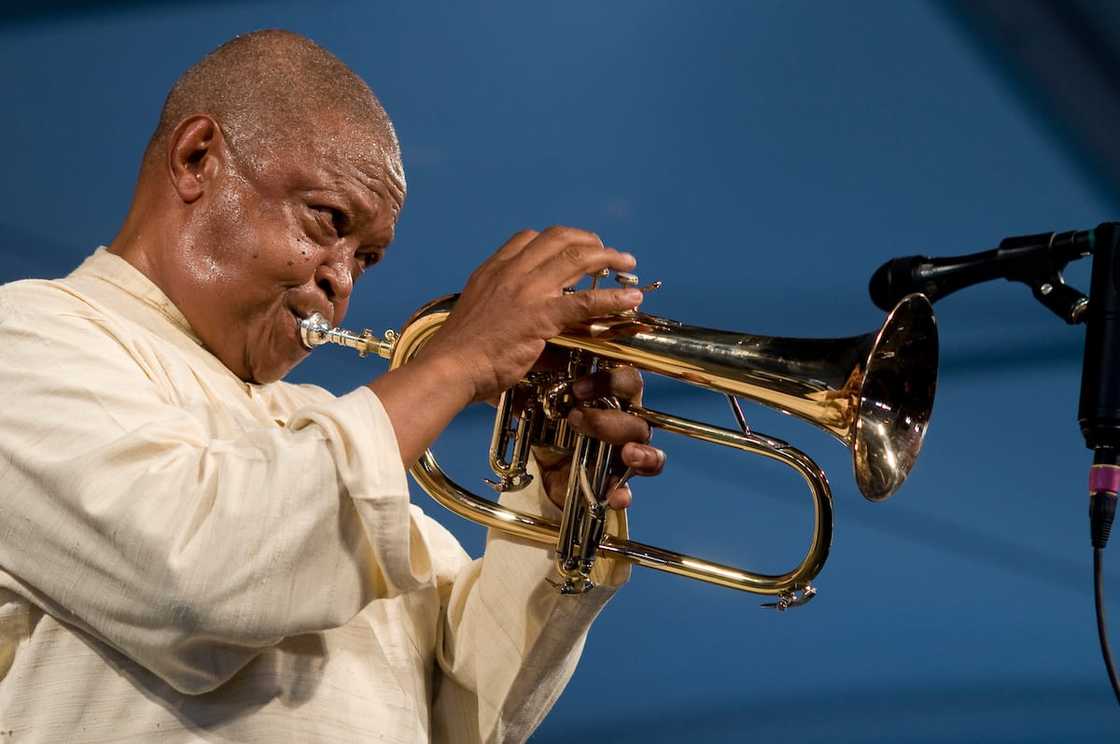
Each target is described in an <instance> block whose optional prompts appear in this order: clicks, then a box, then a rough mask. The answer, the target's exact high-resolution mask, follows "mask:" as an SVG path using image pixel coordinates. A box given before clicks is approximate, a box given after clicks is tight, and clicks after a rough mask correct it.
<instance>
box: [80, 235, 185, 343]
mask: <svg viewBox="0 0 1120 744" xmlns="http://www.w3.org/2000/svg"><path fill="white" fill-rule="evenodd" d="M74 274H75V275H84V276H89V277H93V278H96V279H100V280H102V281H105V282H108V283H109V284H112V285H113V286H114V287H117V288H118V289H121V290H122V291H124V292H125V293H127V294H128V295H130V296H132V297H135V298H136V299H138V300H140V301H141V302H143V303H145V304H146V305H149V306H150V307H152V308H155V309H156V310H157V311H159V313H160V314H162V315H163V316H164V317H165V318H167V319H168V320H169V321H171V323H172V325H174V326H175V327H176V328H178V329H179V330H181V331H182V332H183V333H185V334H186V335H187V336H189V337H190V339H191V340H192V341H194V342H195V343H196V344H198V345H199V346H201V345H202V341H201V339H199V337H198V336H197V335H196V334H195V332H194V330H192V329H191V325H190V323H188V322H187V318H186V316H185V315H183V313H182V311H181V310H179V308H178V307H176V306H175V303H174V302H172V301H171V300H169V299H168V298H167V295H165V294H164V293H163V290H161V289H160V288H159V287H157V286H156V285H155V284H154V283H153V282H152V280H151V279H149V278H148V277H146V276H144V274H142V273H140V270H139V269H137V268H136V267H135V266H133V265H132V264H130V263H129V262H128V261H125V260H124V259H123V258H121V257H120V256H118V255H116V254H115V253H110V252H109V251H108V249H107V248H106V247H105V246H99V247H98V249H97V250H96V251H94V253H93V255H92V256H90V257H88V258H87V259H86V260H85V261H83V262H82V265H81V266H79V267H78V268H77V269H75V270H74Z"/></svg>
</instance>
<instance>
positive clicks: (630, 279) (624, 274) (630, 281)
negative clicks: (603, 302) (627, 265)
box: [614, 271, 638, 288]
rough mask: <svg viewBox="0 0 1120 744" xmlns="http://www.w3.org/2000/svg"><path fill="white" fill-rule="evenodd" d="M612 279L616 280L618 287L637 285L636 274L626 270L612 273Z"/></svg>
mask: <svg viewBox="0 0 1120 744" xmlns="http://www.w3.org/2000/svg"><path fill="white" fill-rule="evenodd" d="M614 280H615V281H616V282H618V286H620V287H627V288H628V287H636V286H638V275H637V274H631V273H630V272H628V271H620V272H618V273H617V274H615V275H614Z"/></svg>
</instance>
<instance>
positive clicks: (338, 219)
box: [314, 207, 347, 237]
mask: <svg viewBox="0 0 1120 744" xmlns="http://www.w3.org/2000/svg"><path fill="white" fill-rule="evenodd" d="M314 209H315V212H316V213H317V214H318V215H319V221H320V222H321V223H323V225H324V226H326V227H329V228H330V229H331V230H332V231H333V232H334V234H335V235H338V236H339V237H341V236H342V235H344V234H345V233H346V224H347V221H346V214H345V213H344V212H343V211H342V210H341V209H335V208H334V207H314Z"/></svg>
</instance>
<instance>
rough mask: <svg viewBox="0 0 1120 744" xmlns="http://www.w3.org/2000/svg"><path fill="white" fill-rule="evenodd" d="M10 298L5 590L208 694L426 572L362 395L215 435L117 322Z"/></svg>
mask: <svg viewBox="0 0 1120 744" xmlns="http://www.w3.org/2000/svg"><path fill="white" fill-rule="evenodd" d="M36 309H37V310H40V308H38V307H37V308H36ZM4 310H5V312H4V313H3V314H2V317H3V320H2V321H0V323H2V324H0V335H2V337H3V343H4V353H3V354H0V388H2V389H4V390H5V393H6V397H5V408H4V415H3V421H4V425H3V427H0V484H2V485H0V490H2V493H3V498H0V585H4V586H6V587H7V588H9V589H12V590H14V591H16V592H17V593H19V594H20V595H22V596H24V597H25V598H26V599H28V600H30V601H32V602H34V603H35V604H37V605H39V606H40V607H41V608H42V609H44V610H45V611H46V612H49V613H50V614H52V615H54V616H55V617H57V618H59V619H61V620H63V621H65V622H67V623H69V624H71V625H74V626H77V627H79V628H81V629H83V630H85V631H86V632H88V633H90V634H91V635H93V636H94V637H96V638H98V639H100V640H102V641H104V642H106V643H108V644H109V645H111V646H113V647H114V648H116V649H118V650H119V651H121V652H122V653H124V654H125V655H127V656H129V657H130V658H132V659H134V660H135V661H137V662H138V663H140V664H141V665H143V666H145V667H146V668H148V669H149V670H151V671H152V672H154V673H155V674H157V675H158V676H160V677H162V678H163V679H164V680H165V681H167V682H168V683H169V684H171V685H172V686H173V687H175V688H176V689H178V690H180V691H182V692H187V693H200V692H204V691H206V690H209V689H212V688H214V687H216V686H218V685H220V684H221V683H222V682H223V681H225V680H226V679H228V678H229V677H230V676H232V675H233V674H234V673H235V672H236V671H237V670H238V669H240V668H241V667H242V666H243V665H244V664H246V663H248V661H250V660H251V659H252V658H253V657H254V656H255V655H256V654H257V653H258V652H259V650H260V649H261V648H263V647H266V646H269V645H271V644H274V643H275V642H277V641H278V640H279V639H281V638H283V637H285V636H289V635H295V634H299V633H304V632H311V631H316V630H322V629H325V628H330V627H336V626H339V625H342V624H344V623H345V622H347V621H348V620H349V619H350V618H351V617H353V615H355V614H356V613H357V612H358V611H359V610H360V609H361V608H362V607H364V606H365V605H366V604H368V603H369V602H370V601H371V600H373V599H375V598H377V597H381V596H392V595H394V594H397V593H399V592H403V591H407V590H409V589H410V588H412V587H413V586H416V585H418V584H420V583H426V582H427V581H429V580H430V577H428V576H427V575H426V573H425V571H426V570H427V569H425V570H424V571H414V570H413V558H414V557H415V558H416V559H417V560H418V561H420V562H426V561H427V556H426V554H425V551H426V546H425V545H424V544H422V543H419V544H415V545H413V544H412V541H413V540H415V539H417V538H416V537H415V536H414V535H413V534H412V530H411V521H410V519H411V517H410V514H409V510H408V497H407V483H406V480H405V476H404V472H403V469H402V467H401V463H400V457H399V454H398V452H397V449H396V441H395V438H394V437H393V435H392V428H391V426H390V425H389V422H388V418H387V417H386V416H385V414H384V411H383V410H382V409H381V407H380V405H379V404H378V402H377V400H376V398H375V397H374V396H373V395H371V394H370V392H369V391H368V390H365V389H359V390H358V391H356V392H354V393H351V394H350V395H348V396H344V397H343V398H339V399H337V400H332V401H327V402H324V403H322V404H318V405H313V406H309V407H307V408H305V409H303V410H301V411H299V412H297V414H296V415H294V416H292V417H291V419H290V420H289V422H288V426H287V427H286V428H281V427H277V426H275V425H273V424H271V422H267V423H265V422H262V423H261V424H260V425H259V426H257V427H253V428H250V429H248V430H245V431H244V432H243V433H241V434H238V435H231V436H229V437H227V438H214V437H213V435H212V434H211V432H210V431H209V430H208V429H207V428H206V427H204V426H203V424H202V423H201V422H200V419H199V418H198V417H197V416H196V415H194V414H191V413H188V412H186V411H184V410H182V409H180V408H179V407H178V406H177V405H176V404H175V403H174V401H173V400H171V399H170V398H169V397H168V395H167V393H166V390H164V389H163V388H164V387H166V385H167V381H166V380H162V381H160V382H158V383H157V382H156V379H158V375H159V373H160V371H161V370H159V369H157V367H158V364H157V362H155V361H153V359H152V358H151V355H150V354H149V353H148V351H147V350H146V349H144V348H143V347H142V346H137V345H136V344H137V342H136V339H135V338H134V336H135V334H133V337H130V336H129V334H128V332H127V330H122V329H119V328H117V327H114V325H113V323H114V321H113V320H112V319H107V318H105V317H103V316H99V315H98V314H97V313H96V312H93V311H92V310H91V311H89V312H86V311H85V310H83V308H82V307H81V306H80V305H78V304H77V303H74V304H73V307H72V310H71V311H68V312H59V313H53V314H51V315H49V316H48V317H46V318H44V317H43V316H41V315H39V314H36V315H34V316H32V315H30V314H28V313H26V312H25V311H24V310H23V309H21V307H7V308H4ZM417 565H423V563H418V564H417ZM4 574H7V576H5V575H4Z"/></svg>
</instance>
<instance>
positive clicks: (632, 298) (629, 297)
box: [622, 289, 645, 305]
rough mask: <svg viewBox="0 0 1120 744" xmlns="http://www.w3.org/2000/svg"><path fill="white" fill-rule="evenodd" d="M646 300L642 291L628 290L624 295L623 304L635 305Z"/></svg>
mask: <svg viewBox="0 0 1120 744" xmlns="http://www.w3.org/2000/svg"><path fill="white" fill-rule="evenodd" d="M643 299H645V294H644V293H643V292H642V290H640V289H628V290H626V291H625V292H623V293H622V300H623V302H630V303H633V304H635V305H637V304H638V303H640V302H641V301H642V300H643Z"/></svg>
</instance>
